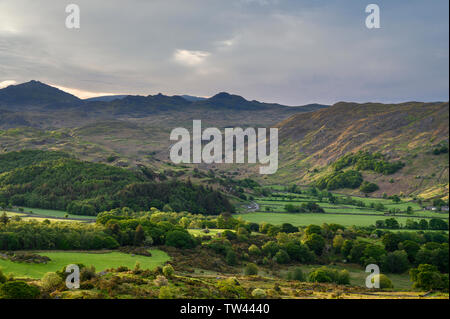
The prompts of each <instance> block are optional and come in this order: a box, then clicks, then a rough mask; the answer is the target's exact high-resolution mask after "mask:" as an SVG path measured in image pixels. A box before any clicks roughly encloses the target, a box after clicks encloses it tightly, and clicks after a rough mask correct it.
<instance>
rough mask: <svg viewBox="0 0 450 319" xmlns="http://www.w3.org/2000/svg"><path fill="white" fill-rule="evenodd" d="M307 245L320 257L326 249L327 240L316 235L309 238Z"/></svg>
mask: <svg viewBox="0 0 450 319" xmlns="http://www.w3.org/2000/svg"><path fill="white" fill-rule="evenodd" d="M305 244H306V245H307V246H308V247H309V249H311V250H312V251H313V252H315V253H316V255H317V256H320V255H322V252H323V249H324V248H325V239H324V238H323V237H322V236H321V235H318V234H316V233H314V234H311V235H310V236H309V237H308V239H307V240H306V241H305Z"/></svg>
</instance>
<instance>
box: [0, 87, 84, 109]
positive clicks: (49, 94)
mask: <svg viewBox="0 0 450 319" xmlns="http://www.w3.org/2000/svg"><path fill="white" fill-rule="evenodd" d="M80 103H82V100H80V99H79V98H77V97H76V96H73V95H71V94H69V93H66V92H64V91H61V90H59V89H57V88H55V87H52V86H49V85H47V84H44V83H41V82H39V81H30V82H26V83H22V84H18V85H10V86H8V87H6V88H4V89H1V90H0V105H8V106H11V105H13V106H14V105H18V106H21V105H23V106H50V107H63V106H74V105H77V104H80Z"/></svg>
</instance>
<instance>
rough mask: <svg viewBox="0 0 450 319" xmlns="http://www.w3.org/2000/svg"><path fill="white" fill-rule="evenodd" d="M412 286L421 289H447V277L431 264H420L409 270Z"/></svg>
mask: <svg viewBox="0 0 450 319" xmlns="http://www.w3.org/2000/svg"><path fill="white" fill-rule="evenodd" d="M409 275H410V277H411V281H413V282H414V288H418V289H422V290H435V289H437V290H440V289H448V277H446V278H445V277H444V276H442V275H441V274H440V273H439V272H438V270H437V268H436V267H435V266H433V265H428V264H420V265H419V266H418V267H417V268H412V269H411V270H410V271H409Z"/></svg>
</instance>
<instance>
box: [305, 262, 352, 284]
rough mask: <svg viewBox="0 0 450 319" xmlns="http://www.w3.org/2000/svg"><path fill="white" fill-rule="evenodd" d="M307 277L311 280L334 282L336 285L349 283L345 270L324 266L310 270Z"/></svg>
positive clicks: (348, 276)
mask: <svg viewBox="0 0 450 319" xmlns="http://www.w3.org/2000/svg"><path fill="white" fill-rule="evenodd" d="M308 279H309V281H311V282H320V283H336V284H338V285H348V284H350V275H349V273H348V271H347V270H345V269H344V270H341V271H337V270H334V269H330V268H328V267H325V266H324V267H320V268H317V269H314V270H313V271H311V272H310V273H309V275H308Z"/></svg>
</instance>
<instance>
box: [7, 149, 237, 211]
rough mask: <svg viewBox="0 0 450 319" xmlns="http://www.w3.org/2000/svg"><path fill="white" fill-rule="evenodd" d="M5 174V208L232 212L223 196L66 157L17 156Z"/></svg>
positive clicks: (28, 153) (12, 157)
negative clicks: (165, 209) (125, 208)
mask: <svg viewBox="0 0 450 319" xmlns="http://www.w3.org/2000/svg"><path fill="white" fill-rule="evenodd" d="M0 163H2V164H3V163H8V164H7V165H5V166H2V167H3V170H4V172H3V174H1V175H0V185H2V187H1V188H0V206H3V207H6V206H8V205H15V206H26V207H35V208H47V209H57V210H65V211H67V212H69V213H72V214H78V215H97V214H98V213H99V212H102V211H107V210H111V209H113V208H117V207H130V208H132V209H134V210H149V209H150V208H151V207H156V208H159V209H162V208H163V207H164V206H165V205H168V207H170V209H171V210H174V211H190V212H196V213H202V214H212V215H214V214H220V213H222V212H232V211H233V209H234V208H233V206H232V205H231V204H230V202H229V201H228V199H227V198H226V197H225V196H224V195H222V194H221V193H219V192H217V191H214V190H212V189H211V188H205V187H203V186H197V185H193V184H191V183H190V182H187V183H184V182H179V181H175V180H168V181H156V180H154V179H153V176H152V175H150V174H149V173H148V172H147V171H131V170H128V169H123V168H118V167H113V166H109V165H105V164H98V163H90V162H83V161H79V160H77V159H74V158H70V157H68V156H67V155H66V154H63V153H54V152H43V151H23V152H13V153H9V154H6V155H1V156H0Z"/></svg>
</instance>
